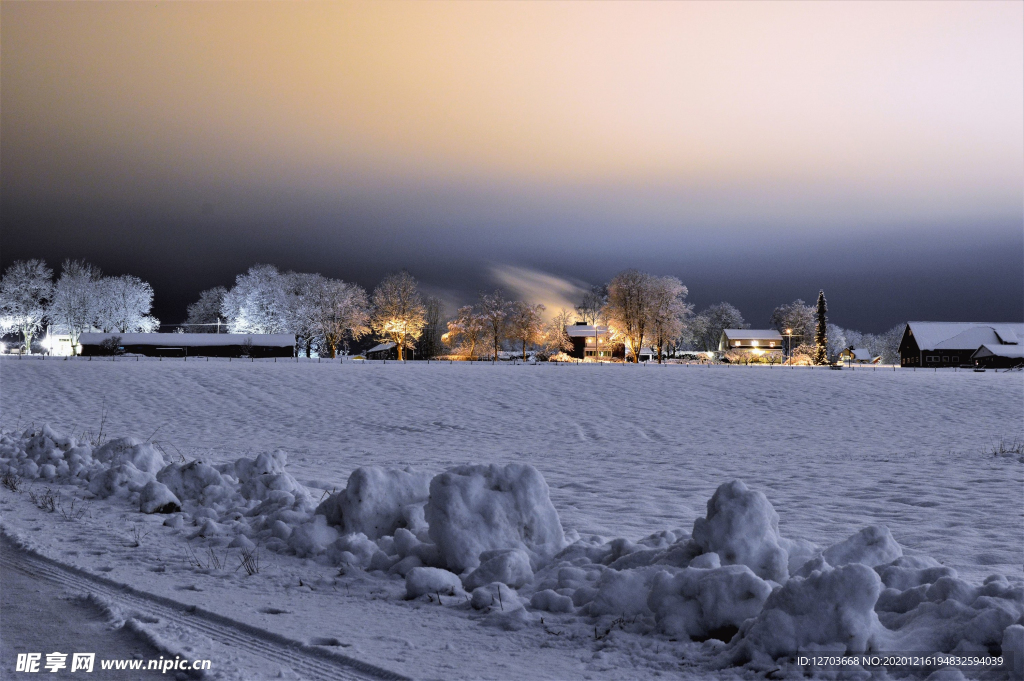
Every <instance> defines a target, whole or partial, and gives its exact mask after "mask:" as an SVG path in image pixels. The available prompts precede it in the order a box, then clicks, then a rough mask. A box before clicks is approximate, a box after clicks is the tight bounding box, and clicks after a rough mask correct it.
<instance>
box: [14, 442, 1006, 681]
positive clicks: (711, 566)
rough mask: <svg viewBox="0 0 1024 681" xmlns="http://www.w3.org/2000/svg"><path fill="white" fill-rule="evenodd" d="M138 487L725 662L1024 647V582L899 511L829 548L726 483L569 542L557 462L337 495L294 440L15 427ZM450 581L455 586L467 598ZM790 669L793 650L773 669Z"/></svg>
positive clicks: (52, 472) (165, 506) (441, 591)
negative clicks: (643, 518)
mask: <svg viewBox="0 0 1024 681" xmlns="http://www.w3.org/2000/svg"><path fill="white" fill-rule="evenodd" d="M6 473H12V474H16V475H20V476H22V477H23V478H26V479H29V480H44V481H47V482H49V483H52V484H57V483H60V484H69V485H75V486H78V487H80V488H82V489H83V490H85V491H86V492H87V496H90V495H91V496H93V497H96V498H108V497H112V498H117V499H121V498H123V499H125V500H126V502H127V503H131V504H137V507H138V508H139V510H140V511H142V512H144V513H164V514H169V518H168V520H167V522H166V523H165V524H166V525H169V526H170V527H173V528H180V531H181V532H183V533H184V534H185V536H186V537H187V538H188V539H201V540H203V541H205V542H207V543H209V544H210V545H213V546H228V547H239V548H242V549H249V550H251V549H252V548H253V547H255V546H257V545H259V546H263V547H265V548H266V549H268V550H271V551H276V552H281V553H287V554H292V555H296V556H299V557H302V558H306V559H309V560H312V561H315V562H317V563H320V564H323V565H329V566H338V567H341V568H342V572H343V573H345V572H347V571H348V570H349V569H353V570H363V571H366V572H368V573H372V574H373V575H375V577H374V578H377V579H383V580H398V579H404V581H405V594H406V596H407V597H408V598H409V599H417V598H428V597H429V598H430V599H431V600H434V599H438V601H439V603H441V604H442V605H445V606H451V607H453V608H457V609H458V608H461V609H463V610H466V611H475V613H476V614H474V617H476V618H478V619H480V621H481V623H482V624H484V625H486V626H493V627H497V628H500V629H504V630H517V629H521V628H523V627H528V626H534V625H535V624H537V623H539V621H540V620H541V619H542V616H543V617H546V618H547V619H548V621H549V623H550V622H555V623H557V624H558V626H559V627H560V628H572V627H577V628H578V630H579V631H577V634H579V635H584V636H591V635H592V636H594V637H595V638H598V637H599V636H600V631H601V630H603V631H605V632H609V633H610V632H611V631H612V630H613V629H615V628H616V627H618V628H621V629H623V630H626V631H628V632H629V633H630V634H631V635H632V634H635V635H640V636H651V637H665V638H669V639H672V640H689V641H696V642H701V641H708V642H709V643H706V644H705V645H708V646H710V647H711V648H710V649H711V652H712V653H713V654H714V655H716V656H717V658H716V659H719V660H720V661H722V662H723V663H725V664H744V663H752V664H754V665H755V666H756V665H761V664H768V663H770V664H772V665H775V666H777V663H776V661H777V660H781V659H784V658H790V657H791V656H794V655H797V654H801V653H810V652H828V653H862V652H885V651H890V652H895V651H920V652H925V651H928V652H936V653H938V652H943V653H957V654H984V655H999V654H1000V653H1002V652H1005V653H1010V652H1014V654H1015V655H1016V657H1015V658H1013V659H1012V660H1011V662H1013V663H1015V664H1018V663H1019V662H1014V660H1017V661H1019V660H1021V659H1024V626H1022V625H1024V586H1022V585H1021V584H1020V583H1019V582H1018V583H1011V582H1010V581H1009V580H1008V579H1007V578H1006V577H1004V576H1000V575H993V576H992V577H989V578H988V579H987V580H985V582H984V583H983V584H981V585H976V584H974V585H972V584H969V583H967V582H965V581H963V580H961V579H959V578H958V575H957V573H956V571H955V570H953V569H951V568H949V567H945V566H942V565H940V564H939V563H938V562H937V561H935V560H933V559H930V558H926V557H922V556H905V555H903V549H902V547H900V545H899V544H898V543H897V541H896V540H895V539H894V538H893V536H892V534H891V533H890V531H889V529H888V528H886V527H884V526H870V527H866V528H864V529H862V530H861V531H859V532H857V533H855V534H854V535H853V536H851V537H849V538H848V539H845V540H843V541H840V542H838V543H835V544H833V545H831V546H829V547H827V548H825V549H823V550H822V549H820V548H819V547H818V546H817V545H815V544H813V543H812V542H810V541H807V540H793V539H789V538H786V537H782V536H781V535H780V533H779V516H778V514H777V513H776V511H775V509H774V508H773V507H772V505H771V503H769V501H768V499H767V498H766V497H765V495H764V494H762V493H761V492H759V491H755V490H751V489H748V488H747V486H746V485H744V484H743V483H742V482H741V481H739V480H734V481H731V482H726V483H724V484H722V485H721V486H720V487H719V488H718V489H717V490H716V491H715V493H714V495H713V496H712V497H711V499H710V500H709V501H708V503H707V513H706V515H705V517H703V518H697V519H696V520H695V521H694V523H693V531H692V534H691V533H690V532H687V531H686V530H684V529H672V530H663V531H660V532H656V533H654V534H652V535H650V536H647V537H644V538H642V539H639V540H638V541H635V542H634V541H631V540H629V539H626V538H613V539H610V540H606V539H605V538H602V537H596V536H591V537H582V538H580V537H578V536H576V534H575V533H574V532H570V537H572V540H570V541H567V540H566V534H565V532H564V531H563V528H562V524H561V521H560V519H559V517H558V513H557V511H556V510H555V508H554V506H553V505H552V503H551V500H550V497H549V492H548V486H547V484H546V482H545V481H544V478H543V477H542V476H541V474H540V472H538V471H537V469H535V468H533V467H532V466H528V465H522V464H509V465H505V466H498V465H464V466H457V467H455V468H451V469H449V470H447V471H443V472H441V473H439V474H437V475H431V474H429V473H426V472H421V471H414V470H411V469H403V470H399V469H384V468H375V467H362V468H357V469H355V470H354V471H353V472H352V473H351V475H350V477H349V479H348V482H347V485H346V487H345V489H344V490H343V491H341V492H338V493H336V494H333V495H331V496H329V497H328V498H326V499H325V500H323V501H322V503H320V504H319V505H318V504H316V502H315V501H314V500H313V496H312V495H311V494H310V492H309V490H307V489H306V488H305V487H304V486H302V485H301V484H299V483H298V482H297V481H296V480H295V478H294V477H293V476H292V475H291V474H289V473H288V471H287V455H286V454H285V453H284V452H283V451H277V452H273V453H261V454H259V455H258V456H256V457H254V458H247V457H243V458H240V459H237V460H236V461H234V462H230V463H225V464H217V465H214V464H209V463H205V462H202V461H191V462H174V463H168V462H167V461H166V460H165V457H164V455H163V453H162V452H161V451H160V449H159V448H158V447H156V446H155V445H153V444H150V443H145V442H141V441H139V440H135V439H132V438H120V439H118V440H113V441H111V442H108V443H106V444H104V445H102V446H99V447H93V446H92V445H91V444H90V443H87V442H78V441H77V440H75V439H74V438H69V437H64V436H62V435H61V434H59V433H57V432H55V431H53V430H52V429H50V428H48V427H43V428H41V429H37V430H31V431H26V432H24V433H22V434H20V435H18V434H12V433H8V432H2V433H0V474H6ZM446 597H452V598H450V599H447V598H446ZM773 668H774V667H773Z"/></svg>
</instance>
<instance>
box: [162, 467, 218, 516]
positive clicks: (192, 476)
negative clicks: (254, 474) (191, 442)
mask: <svg viewBox="0 0 1024 681" xmlns="http://www.w3.org/2000/svg"><path fill="white" fill-rule="evenodd" d="M156 479H157V480H159V481H160V482H162V483H163V484H165V485H167V487H169V488H170V490H171V491H172V492H173V493H174V494H175V495H177V497H178V498H179V499H189V500H193V501H195V502H197V503H199V504H200V505H202V506H210V505H212V504H214V503H217V502H223V501H226V500H228V499H230V498H231V497H232V496H233V495H234V494H235V491H236V490H235V485H233V484H232V483H230V482H229V481H227V480H225V479H224V477H223V476H222V475H221V473H220V471H218V470H217V469H216V468H214V467H213V466H211V465H209V464H205V463H203V462H202V461H190V462H188V463H172V464H169V465H167V466H165V467H164V468H163V469H162V470H161V471H160V472H159V473H157V474H156Z"/></svg>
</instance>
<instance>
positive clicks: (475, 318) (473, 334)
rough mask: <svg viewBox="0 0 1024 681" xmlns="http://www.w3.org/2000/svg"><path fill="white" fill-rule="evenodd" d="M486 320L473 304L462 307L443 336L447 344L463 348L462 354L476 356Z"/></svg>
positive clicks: (442, 338) (449, 323)
mask: <svg viewBox="0 0 1024 681" xmlns="http://www.w3.org/2000/svg"><path fill="white" fill-rule="evenodd" d="M483 336H484V320H483V317H481V316H480V314H479V312H477V310H476V308H474V307H473V306H472V305H465V306H463V307H460V308H459V309H458V311H457V312H456V313H455V319H453V320H451V321H449V322H448V332H447V333H445V334H444V335H443V336H441V340H442V341H444V342H445V344H447V345H449V346H451V347H453V348H461V350H462V354H465V355H467V356H469V357H470V358H472V357H475V356H476V346H477V344H478V343H480V342H481V341H482V340H483Z"/></svg>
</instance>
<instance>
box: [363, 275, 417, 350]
mask: <svg viewBox="0 0 1024 681" xmlns="http://www.w3.org/2000/svg"><path fill="white" fill-rule="evenodd" d="M426 313H427V310H426V307H425V306H424V305H423V299H422V298H421V297H420V293H419V288H418V287H417V284H416V280H415V279H414V278H413V277H412V275H411V274H409V273H408V272H404V271H403V272H397V273H395V274H389V275H388V276H386V277H384V281H382V282H381V283H380V284H379V285H378V286H377V288H375V289H374V290H373V315H372V317H371V318H370V325H371V326H372V327H373V331H374V333H376V334H377V335H378V337H380V338H381V339H383V340H390V341H391V342H393V343H394V344H395V347H396V348H397V350H398V359H399V360H401V359H404V358H405V349H406V348H408V347H412V344H413V342H414V341H416V340H417V339H418V338H419V337H420V333H421V332H422V331H423V326H424V325H425V324H426V323H427V320H426Z"/></svg>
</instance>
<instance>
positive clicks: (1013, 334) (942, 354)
mask: <svg viewBox="0 0 1024 681" xmlns="http://www.w3.org/2000/svg"><path fill="white" fill-rule="evenodd" d="M1022 339H1024V324H1001V323H990V322H907V328H906V329H905V330H904V331H903V340H902V341H900V364H901V365H902V366H905V367H957V366H962V365H967V366H970V365H973V363H974V360H973V359H972V357H973V355H974V354H975V353H976V352H977V351H978V350H979V349H980V348H981V346H983V345H986V346H988V347H989V348H990V349H991V348H1003V349H1004V350H1007V351H1008V350H1009V349H1010V348H1012V347H1021V346H1020V344H1021V343H1022V342H1024V341H1022ZM1006 346H1010V348H1007V347H1006ZM993 356H995V355H993Z"/></svg>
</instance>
